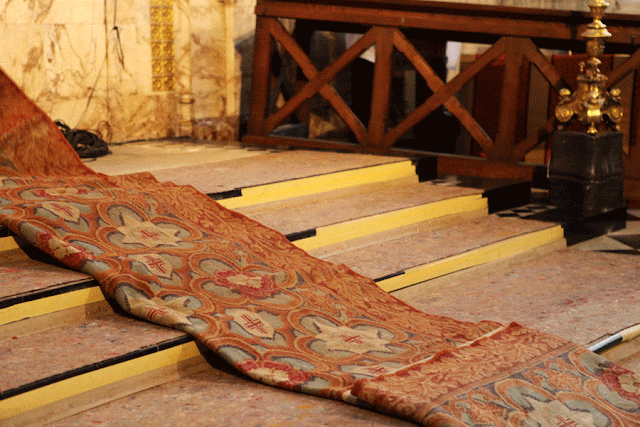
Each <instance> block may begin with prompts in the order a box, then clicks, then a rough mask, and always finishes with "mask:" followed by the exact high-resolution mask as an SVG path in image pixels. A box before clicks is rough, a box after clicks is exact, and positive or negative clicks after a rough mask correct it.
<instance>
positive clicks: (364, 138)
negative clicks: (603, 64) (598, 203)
mask: <svg viewBox="0 0 640 427" xmlns="http://www.w3.org/2000/svg"><path fill="white" fill-rule="evenodd" d="M256 14H257V25H256V33H255V45H254V49H255V50H254V62H253V77H252V101H251V107H250V108H251V111H250V118H249V123H248V130H247V134H246V135H245V137H244V138H243V141H245V142H247V143H253V144H270V145H273V144H276V145H297V146H302V147H321V148H332V149H340V150H352V151H357V152H371V153H384V154H397V153H400V152H402V150H400V149H399V148H397V147H395V146H394V144H395V143H396V142H397V141H398V139H399V138H400V137H401V136H402V135H403V134H405V133H406V132H407V131H409V130H411V129H412V128H413V127H414V126H416V125H417V124H418V123H420V122H421V121H422V120H423V119H424V118H425V117H427V116H428V115H429V114H430V113H432V112H433V111H434V110H436V109H437V108H439V107H440V106H445V107H446V108H447V110H448V111H449V112H450V113H452V114H453V115H454V116H455V117H456V118H457V119H458V121H459V122H460V124H461V125H462V126H463V127H464V128H465V129H466V130H467V132H468V133H469V134H470V135H471V137H472V138H473V140H475V142H476V143H477V144H478V145H479V146H480V147H481V149H482V152H483V153H484V155H485V156H486V158H487V159H488V160H493V161H498V162H518V161H520V160H522V159H523V158H524V156H525V154H526V153H527V152H529V151H530V150H531V149H533V148H534V147H535V146H536V145H538V144H539V142H541V141H542V140H545V139H546V138H548V136H549V135H550V134H551V133H552V132H553V130H554V125H555V123H554V119H553V118H549V119H548V120H547V121H546V122H545V123H544V124H543V125H542V126H541V127H539V128H538V129H535V130H532V131H530V132H528V134H527V135H526V136H525V137H524V138H522V139H517V138H515V137H514V135H516V134H517V132H516V127H517V125H518V124H517V120H518V117H517V116H518V114H517V111H518V108H517V105H518V102H521V99H522V97H521V91H522V88H523V87H524V86H525V85H523V84H522V83H523V82H522V79H523V78H528V76H529V73H528V72H527V73H523V72H522V70H523V67H524V65H523V64H526V65H527V66H528V64H529V63H530V64H533V66H535V67H536V68H537V69H538V70H539V71H540V73H541V75H542V76H544V78H545V79H546V80H547V81H548V82H549V84H550V86H551V87H552V88H554V89H555V90H557V91H559V90H560V89H561V88H563V87H567V86H568V85H567V84H566V83H565V82H564V80H563V79H562V77H561V74H560V73H559V72H558V70H556V69H555V67H554V66H553V64H552V63H551V62H550V61H549V59H548V58H547V57H546V56H545V55H543V54H542V52H541V51H540V49H541V48H548V49H566V50H572V51H574V52H583V51H584V41H583V40H581V38H580V34H581V33H582V32H583V31H584V29H585V27H586V25H587V24H588V23H589V22H591V21H592V19H591V17H590V16H589V14H588V12H571V11H558V10H542V9H525V8H513V7H498V6H485V5H470V4H460V3H442V2H427V1H419V0H362V1H355V0H342V1H338V0H279V1H274V0H258V4H257V7H256ZM280 18H290V19H294V20H296V23H297V26H298V29H300V27H303V28H304V31H298V32H297V34H295V33H296V32H295V31H292V32H290V31H287V30H286V29H285V27H284V26H283V25H282V23H281V22H282V20H281V19H280ZM604 22H605V24H606V25H607V27H608V29H609V31H610V32H611V33H612V34H613V36H612V37H611V38H610V39H608V40H607V44H606V49H605V52H606V53H608V54H613V53H623V54H628V55H629V57H628V59H627V60H626V61H624V62H623V63H622V64H621V65H619V66H618V67H617V68H615V69H614V70H612V71H611V73H610V74H609V75H608V80H607V87H612V86H614V85H615V84H616V83H618V82H620V80H622V79H623V78H624V77H625V76H627V75H629V74H630V73H633V74H634V76H635V77H634V79H635V84H634V85H633V87H634V89H633V90H634V93H633V96H632V98H633V101H634V102H633V103H632V109H631V111H628V112H627V113H628V114H630V115H631V116H630V118H631V124H630V126H629V129H630V130H629V141H630V146H631V147H639V148H638V149H637V150H633V149H632V150H631V155H630V156H629V157H628V158H627V159H626V160H627V162H626V175H627V177H628V178H631V183H630V184H629V185H628V190H629V191H631V192H632V193H634V194H637V195H638V197H637V198H638V199H640V73H637V70H638V69H639V68H640V15H615V14H607V15H606V17H605V18H604ZM314 30H324V31H335V32H346V33H361V34H363V36H362V38H360V39H359V40H358V41H357V42H356V43H355V44H353V45H352V46H351V47H350V48H348V49H347V50H346V51H345V52H344V53H342V54H341V55H340V56H339V57H338V58H337V59H335V60H334V61H333V62H332V63H330V64H329V65H328V66H326V67H325V68H323V69H321V70H319V69H317V67H316V66H315V65H314V63H313V62H312V61H311V60H310V59H309V55H308V49H304V48H303V47H301V45H302V46H305V40H303V39H301V37H300V34H306V35H307V36H308V35H309V34H311V33H312V32H313V31H314ZM407 33H410V34H411V35H410V37H408V36H407V35H406V34H407ZM417 39H424V40H449V41H461V42H473V43H486V44H490V45H492V46H491V47H490V48H489V49H488V50H487V51H486V52H485V53H484V54H482V55H481V56H479V57H478V59H477V60H476V61H475V62H473V63H472V64H471V65H469V66H468V67H467V68H465V69H464V70H463V71H462V72H460V73H459V74H458V75H457V76H456V77H455V78H453V79H452V80H450V81H449V82H445V81H443V80H442V79H441V78H440V77H439V76H438V74H437V73H436V72H435V71H434V70H433V68H432V67H431V66H430V65H429V63H428V62H427V61H426V60H425V59H424V58H423V57H422V56H421V55H420V53H419V51H418V49H417V48H416V47H415V45H414V41H415V40H417ZM274 41H275V42H276V43H274ZM275 45H279V46H280V50H281V51H283V52H286V53H287V54H288V56H289V57H290V58H292V59H293V61H295V63H296V65H297V67H298V68H299V70H300V72H301V73H302V74H303V75H304V77H305V78H306V81H305V82H304V84H302V85H299V89H298V90H297V91H295V93H292V94H290V96H289V97H288V98H287V99H286V102H284V103H283V104H282V105H280V106H279V107H277V108H272V109H271V108H270V106H269V104H270V103H269V95H270V91H271V89H272V88H273V84H272V82H273V79H274V75H273V71H272V58H273V53H274V46H275ZM374 45H375V48H376V61H375V65H374V72H373V81H372V89H371V90H372V97H371V114H370V118H369V121H368V123H367V124H364V123H362V122H361V120H360V119H359V118H358V117H357V116H356V114H355V113H354V112H353V111H352V109H351V108H350V107H349V106H348V105H347V103H346V102H345V101H344V100H343V99H342V98H341V97H340V95H339V94H338V92H337V91H336V90H335V89H334V87H332V86H331V84H330V82H331V81H332V79H334V78H335V76H336V75H337V74H338V73H339V72H340V71H341V70H343V69H344V68H345V67H346V66H347V65H349V64H350V63H352V62H353V61H354V60H355V59H356V58H358V57H359V56H360V55H361V54H362V53H363V52H364V51H366V50H367V49H368V48H369V47H371V46H374ZM394 51H400V52H402V53H403V54H404V56H405V57H406V58H407V60H408V61H409V62H410V63H411V64H412V66H413V67H415V70H416V72H417V73H419V74H420V76H422V78H424V80H425V81H426V83H427V85H428V86H429V88H430V89H431V91H432V95H431V96H429V97H428V98H427V99H426V100H424V102H422V103H421V104H420V105H418V106H416V108H415V109H414V110H413V111H411V112H410V113H409V114H407V115H406V116H405V117H404V118H403V119H402V120H401V121H400V122H399V123H395V124H393V125H392V126H389V125H388V124H389V120H388V115H389V102H390V98H389V97H390V85H391V78H392V77H391V75H392V65H393V54H394ZM500 57H503V58H504V64H505V65H504V67H505V73H504V80H503V82H502V87H501V97H500V98H501V102H500V106H499V110H498V111H497V112H496V115H497V121H498V127H497V129H498V131H497V134H496V135H495V136H494V137H493V138H491V137H489V135H487V132H485V130H484V129H483V128H482V126H481V125H480V124H479V123H478V121H477V120H476V119H475V118H474V117H473V116H472V114H471V113H470V112H469V111H468V110H467V109H466V108H465V107H464V106H463V105H462V104H461V103H460V102H459V101H458V99H457V98H456V96H455V95H456V93H457V92H458V91H460V89H461V88H462V87H463V86H464V85H465V83H467V82H469V81H470V80H472V79H473V78H474V77H475V76H476V75H477V74H478V73H479V72H480V71H481V70H483V69H484V68H485V67H487V66H488V65H489V64H491V63H492V62H493V61H495V60H496V59H498V58H500ZM316 94H320V95H321V96H322V97H323V98H324V99H325V100H326V101H327V102H328V103H329V104H330V105H331V106H332V107H333V109H334V110H335V111H336V113H337V114H338V115H339V116H340V118H341V119H342V121H343V122H344V123H345V124H346V126H348V128H349V129H350V131H351V132H352V134H353V135H354V137H355V141H351V142H338V141H331V140H314V139H308V138H300V137H286V138H285V137H282V136H275V135H270V133H271V132H272V131H273V130H274V129H276V128H277V127H278V126H279V125H280V124H282V123H285V122H286V121H287V120H288V119H289V117H290V116H291V115H292V114H293V113H294V112H295V111H296V110H298V109H299V108H300V107H302V106H303V105H304V104H305V102H306V101H308V100H309V99H310V98H312V97H313V96H314V95H316ZM634 180H635V181H634Z"/></svg>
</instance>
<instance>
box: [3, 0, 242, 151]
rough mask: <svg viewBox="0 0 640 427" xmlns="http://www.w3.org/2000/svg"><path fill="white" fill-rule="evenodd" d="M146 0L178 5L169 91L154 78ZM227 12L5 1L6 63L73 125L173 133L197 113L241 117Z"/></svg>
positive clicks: (89, 1) (120, 134)
mask: <svg viewBox="0 0 640 427" xmlns="http://www.w3.org/2000/svg"><path fill="white" fill-rule="evenodd" d="M150 1H154V2H157V1H161V2H162V1H165V2H169V3H170V4H171V5H174V4H175V8H174V12H175V14H174V18H175V22H174V23H173V24H174V34H173V37H174V40H173V41H174V53H175V67H174V70H173V72H174V74H175V75H174V77H175V87H174V88H172V89H171V90H162V91H154V89H153V85H152V49H151V24H150ZM192 3H193V4H192ZM116 5H117V9H114V8H115V7H116ZM224 10H225V8H224V3H220V2H219V1H217V0H118V1H117V2H116V1H111V0H109V1H106V2H103V1H100V0H2V1H0V45H1V46H3V54H2V55H0V67H2V68H3V69H4V70H5V71H6V72H7V73H8V74H9V75H10V76H11V77H12V78H13V79H14V80H15V81H16V83H18V85H19V86H20V87H22V88H23V90H24V91H25V92H26V94H27V95H28V96H29V97H31V98H32V99H34V101H35V102H36V103H37V104H38V105H39V106H40V107H41V108H42V109H43V110H44V111H45V112H46V113H47V114H49V115H50V116H51V117H52V118H54V119H61V120H63V121H64V122H66V123H67V124H68V125H69V126H71V127H75V128H81V129H100V130H101V131H104V134H103V136H105V139H111V140H112V141H114V142H119V141H126V140H134V139H143V138H162V137H167V136H173V135H177V134H180V132H181V130H182V128H181V124H183V123H184V122H185V120H186V121H187V122H189V123H191V122H193V123H195V121H194V116H193V114H194V111H197V116H198V117H199V118H208V119H213V118H222V119H225V120H226V116H227V115H228V114H235V115H236V116H237V112H235V113H234V112H233V111H230V110H229V108H228V103H227V102H226V99H227V98H228V97H229V93H231V94H235V93H236V92H237V90H235V88H227V87H225V86H226V84H227V83H228V82H231V83H232V84H233V83H236V81H235V80H234V78H235V76H234V75H233V74H234V73H233V72H232V73H231V76H230V75H229V74H230V73H229V70H230V69H231V70H233V69H234V66H233V65H232V67H231V68H230V67H229V66H228V64H229V61H227V60H226V58H228V57H229V47H228V45H229V43H228V42H226V40H229V42H231V39H230V38H229V34H228V30H227V29H228V27H229V23H231V25H233V19H231V21H229V19H228V16H226V15H225V13H224ZM227 15H228V14H227ZM192 23H194V24H195V25H192ZM231 47H232V50H231V57H232V61H234V59H233V57H234V54H233V46H231ZM196 54H197V55H199V56H197V57H194V55H196ZM194 58H195V59H196V61H194ZM194 76H195V77H194ZM237 85H238V86H239V83H237ZM194 88H195V91H194ZM192 100H195V103H194V104H193V105H192ZM185 105H186V107H185Z"/></svg>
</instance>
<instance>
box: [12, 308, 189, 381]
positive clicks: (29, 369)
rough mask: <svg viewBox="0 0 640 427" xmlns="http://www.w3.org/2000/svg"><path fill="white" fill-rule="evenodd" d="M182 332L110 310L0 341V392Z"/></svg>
mask: <svg viewBox="0 0 640 427" xmlns="http://www.w3.org/2000/svg"><path fill="white" fill-rule="evenodd" d="M185 335H186V334H185V333H184V332H181V331H177V330H174V329H169V328H165V327H163V326H158V325H154V324H151V323H147V322H143V321H140V320H136V319H132V318H128V317H124V316H121V315H118V314H115V313H109V314H107V315H105V316H101V317H98V318H94V319H91V320H88V321H86V322H78V323H71V324H66V325H63V326H58V327H55V328H52V329H47V330H44V331H38V332H35V333H32V334H28V335H23V336H17V337H11V338H9V339H6V340H4V341H0V355H2V357H0V372H2V375H0V391H2V392H6V391H7V390H11V389H14V388H18V387H21V386H24V385H26V384H30V383H32V382H35V381H38V380H42V379H44V378H49V377H51V376H53V375H56V374H62V373H65V372H68V371H70V370H72V369H78V368H82V367H85V366H89V365H92V364H95V363H98V362H102V361H104V360H107V359H110V358H113V357H117V356H122V355H124V354H127V353H131V352H134V351H136V350H139V349H141V348H145V347H148V346H153V345H156V344H158V343H161V342H163V341H167V340H171V339H175V338H179V337H183V336H185Z"/></svg>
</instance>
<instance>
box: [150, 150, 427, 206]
mask: <svg viewBox="0 0 640 427" xmlns="http://www.w3.org/2000/svg"><path fill="white" fill-rule="evenodd" d="M407 162H408V160H407V159H406V158H401V157H386V156H375V155H367V154H347V153H334V152H328V151H309V150H293V151H283V152H275V153H268V154H262V155H260V156H254V157H246V158H242V159H233V160H225V161H221V162H212V163H204V164H199V165H189V166H184V167H177V168H169V169H163V170H155V171H151V173H152V174H153V175H154V176H155V177H156V178H157V179H158V180H159V181H171V182H173V183H175V184H178V185H191V186H193V187H195V188H196V189H197V190H198V191H200V192H201V193H204V194H211V195H217V196H216V198H219V197H223V196H224V195H233V194H236V193H238V192H242V191H246V190H247V189H250V188H251V189H253V190H249V192H252V191H253V192H255V191H260V190H261V189H264V188H265V187H264V185H268V184H277V183H282V182H287V181H296V180H300V179H303V178H310V179H314V177H316V176H322V175H331V174H333V173H339V172H345V171H347V172H348V171H358V170H360V169H365V168H368V167H374V169H373V170H374V171H375V170H385V168H384V165H388V164H391V163H402V165H401V167H400V169H402V168H403V167H406V166H407ZM410 163H411V162H409V164H410ZM376 166H383V167H382V168H378V169H376V168H375V167H376ZM397 166H398V165H395V166H391V169H396V168H397ZM387 170H388V169H387ZM408 170H410V171H411V170H413V174H415V167H414V168H413V169H411V167H409V168H408ZM349 173H353V172H349ZM355 177H357V172H356V175H355ZM359 183H361V182H354V185H356V184H359ZM278 185H279V184H278Z"/></svg>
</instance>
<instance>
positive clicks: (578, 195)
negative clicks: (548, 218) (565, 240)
mask: <svg viewBox="0 0 640 427" xmlns="http://www.w3.org/2000/svg"><path fill="white" fill-rule="evenodd" d="M622 185H623V179H622V133H620V132H601V133H597V134H595V135H590V134H588V133H585V132H556V133H555V134H554V142H553V152H552V153H551V161H550V163H549V202H550V204H552V205H554V206H557V207H558V209H559V210H560V211H562V212H563V213H564V214H565V215H572V216H574V217H576V218H589V217H593V216H596V215H600V214H604V213H607V212H611V211H614V210H617V209H620V208H623V207H624V198H623V196H622Z"/></svg>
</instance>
